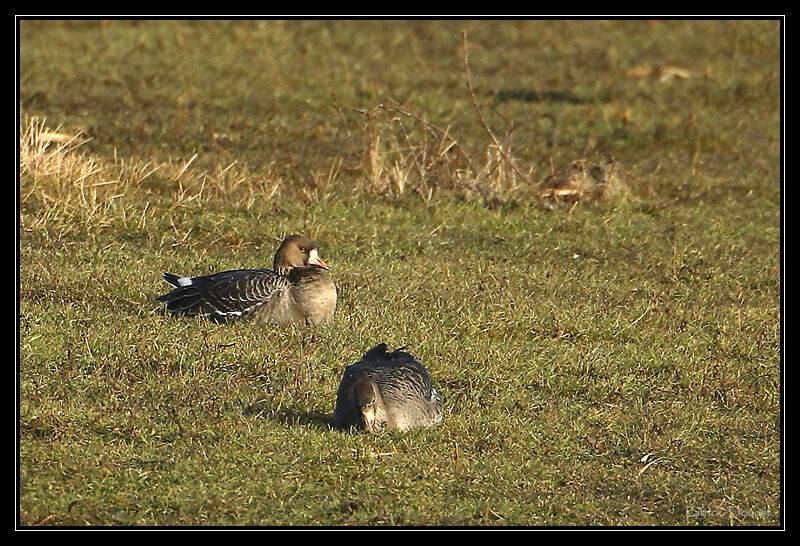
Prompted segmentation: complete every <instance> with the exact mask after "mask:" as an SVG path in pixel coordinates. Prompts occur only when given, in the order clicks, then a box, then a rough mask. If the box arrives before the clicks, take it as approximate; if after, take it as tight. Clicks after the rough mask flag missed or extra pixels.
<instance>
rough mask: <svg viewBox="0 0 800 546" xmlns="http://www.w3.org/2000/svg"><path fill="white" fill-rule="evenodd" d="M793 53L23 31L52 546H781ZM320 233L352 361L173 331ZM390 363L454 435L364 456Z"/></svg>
mask: <svg viewBox="0 0 800 546" xmlns="http://www.w3.org/2000/svg"><path fill="white" fill-rule="evenodd" d="M462 30H467V31H468V32H467V35H466V46H467V49H466V51H467V58H466V59H465V55H464V52H465V50H464V45H465V40H464V35H462ZM779 38H780V26H779V24H778V22H776V21H748V22H739V21H724V22H715V21H701V22H693V21H680V22H668V21H660V22H652V23H650V22H643V21H627V22H626V21H614V22H604V21H579V22H559V21H534V22H523V21H513V22H501V21H494V22H486V21H484V22H471V21H449V22H421V21H417V22H404V21H385V22H348V21H313V22H300V21H294V22H268V21H263V22H243V21H238V22H221V21H217V22H172V21H159V22H99V21H88V22H60V21H22V22H21V23H20V103H19V104H20V112H21V117H20V124H21V130H20V135H21V136H20V183H19V205H20V213H19V224H20V241H19V248H20V271H19V485H20V497H19V522H20V524H21V525H24V526H31V525H79V526H82V525H312V526H313V525H458V526H462V525H465V526H473V525H497V526H505V525H624V526H628V525H669V526H671V525H690V526H694V525H757V526H763V525H770V526H774V525H778V524H780V523H781V518H780V516H781V488H780V485H781V483H780V477H781V474H780V471H781V465H780V439H781V420H780V386H781V383H780V339H781V330H780V267H781V262H780V246H779V242H780V223H779V221H780V190H781V188H780V132H779V130H780V111H779V108H780V95H779V93H780V82H781V79H780V76H781V73H780V63H779V53H780V49H779V46H780V40H779ZM467 75H469V85H468V83H467ZM75 135H79V136H78V137H77V138H76V139H74V140H70V138H71V137H72V136H75ZM606 154H610V155H611V156H613V163H610V164H609V163H608V161H607V159H604V158H607V157H608V156H607V155H606ZM604 161H605V163H604ZM576 162H577V163H576ZM570 164H576V165H579V166H581V167H584V168H585V169H584V170H585V172H589V171H591V170H592V169H594V171H592V172H595V173H597V172H600V176H599V177H597V176H595V177H588V178H587V177H583V178H580V176H578V177H575V176H573V177H570V176H568V175H566V176H565V177H561V178H560V179H559V174H558V173H560V172H562V171H561V169H562V167H566V166H568V165H570ZM581 172H584V171H581ZM559 180H560V182H559ZM581 180H582V181H583V182H586V181H587V180H588V181H589V182H591V183H592V184H593V185H592V191H590V192H586V193H583V191H582V189H584V188H585V185H583V186H582V185H581ZM554 181H555V182H554ZM556 182H559V183H556ZM561 190H563V193H561V194H558V193H557V191H561ZM612 190H613V191H612ZM558 195H561V198H558ZM290 232H302V233H305V234H308V235H311V236H312V237H314V238H316V240H317V241H318V244H319V247H320V251H321V255H322V257H323V258H324V259H325V260H326V261H328V262H329V263H330V264H331V265H332V267H333V270H332V276H333V278H334V280H335V282H336V283H337V286H338V287H339V296H340V299H339V306H338V308H337V313H336V317H335V320H334V322H333V324H332V325H331V326H329V327H324V328H313V329H300V328H279V327H272V326H264V325H260V324H250V323H243V324H228V325H222V324H214V323H210V322H206V321H201V320H194V319H181V318H174V317H168V316H164V315H163V314H162V313H161V312H160V308H159V306H158V305H156V304H155V303H154V302H153V301H152V300H153V298H154V297H155V296H157V295H159V294H161V293H163V291H164V290H166V288H167V287H166V285H165V284H164V283H163V282H162V281H161V280H160V273H161V272H162V271H171V272H175V273H181V274H199V273H208V272H212V271H214V270H222V269H226V268H240V267H265V266H269V265H270V263H271V256H272V253H273V252H274V248H275V247H276V245H277V243H278V242H279V241H280V239H281V238H282V236H283V235H285V234H287V233H290ZM378 342H386V343H388V344H389V345H390V346H391V347H395V346H399V345H408V346H409V350H410V351H411V352H413V353H414V354H416V355H417V356H419V357H420V358H421V360H422V361H423V362H424V363H425V364H426V366H427V367H428V369H429V370H430V372H431V375H432V377H433V379H434V382H435V383H436V385H437V386H438V387H439V389H440V390H441V392H442V393H443V396H444V400H445V407H446V417H445V420H444V422H443V423H442V425H441V426H440V427H437V428H435V429H426V430H417V431H410V432H407V433H392V432H388V433H385V434H381V435H376V436H369V435H366V434H344V433H340V432H336V431H333V430H331V429H330V428H329V419H330V416H331V414H332V411H333V404H334V399H335V392H336V387H337V385H338V381H339V379H340V377H341V373H342V371H343V369H344V367H345V366H346V365H348V364H350V363H352V362H354V361H356V360H357V359H358V358H359V357H360V355H361V354H362V353H363V352H364V351H366V350H367V349H369V348H370V347H372V346H373V345H374V344H376V343H378Z"/></svg>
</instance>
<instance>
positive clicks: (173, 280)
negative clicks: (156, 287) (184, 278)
mask: <svg viewBox="0 0 800 546" xmlns="http://www.w3.org/2000/svg"><path fill="white" fill-rule="evenodd" d="M161 276H162V277H163V278H164V280H165V281H167V282H168V283H169V284H171V285H172V286H176V287H177V286H178V279H179V278H180V277H179V276H178V275H173V274H172V273H162V274H161Z"/></svg>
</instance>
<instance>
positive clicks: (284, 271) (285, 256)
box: [273, 235, 330, 275]
mask: <svg viewBox="0 0 800 546" xmlns="http://www.w3.org/2000/svg"><path fill="white" fill-rule="evenodd" d="M309 266H315V267H320V268H322V269H330V266H329V265H328V264H327V263H325V262H324V261H323V260H322V258H320V257H319V252H318V251H317V245H316V243H314V241H312V240H311V239H309V238H308V237H306V236H304V235H290V236H288V237H287V238H286V239H284V240H283V242H282V243H281V246H279V247H278V250H277V251H276V252H275V259H274V261H273V270H274V271H275V272H276V273H279V274H281V275H288V274H289V272H290V271H291V270H292V269H295V268H298V267H309Z"/></svg>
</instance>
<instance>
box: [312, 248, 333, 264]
mask: <svg viewBox="0 0 800 546" xmlns="http://www.w3.org/2000/svg"><path fill="white" fill-rule="evenodd" d="M308 263H309V264H311V265H316V266H317V267H321V268H322V269H330V268H331V266H329V265H328V264H326V263H325V262H324V261H323V260H322V258H320V257H319V253H317V249H316V248H315V249H314V250H312V251H311V253H310V254H309V255H308Z"/></svg>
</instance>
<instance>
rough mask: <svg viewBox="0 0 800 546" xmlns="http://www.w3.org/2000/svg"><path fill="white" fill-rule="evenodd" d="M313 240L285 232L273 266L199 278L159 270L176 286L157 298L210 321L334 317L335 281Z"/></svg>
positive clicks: (297, 320)
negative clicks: (286, 235)
mask: <svg viewBox="0 0 800 546" xmlns="http://www.w3.org/2000/svg"><path fill="white" fill-rule="evenodd" d="M326 269H330V267H329V266H328V264H326V263H325V262H324V261H322V259H321V258H320V257H319V253H318V252H317V247H316V245H315V244H314V241H312V240H311V239H309V238H308V237H305V236H303V235H290V236H289V237H287V238H286V239H284V241H283V243H281V246H279V247H278V250H277V251H276V252H275V258H274V261H273V269H272V270H269V269H237V270H233V271H223V272H221V273H214V274H213V275H205V276H202V277H180V276H178V275H173V274H171V273H164V274H163V277H164V280H165V281H167V282H168V283H170V284H171V285H172V286H174V287H175V289H174V290H172V292H170V293H168V294H164V295H163V296H159V297H158V298H156V300H157V301H163V302H166V304H167V310H168V311H170V312H171V313H175V314H183V315H200V316H206V317H209V318H212V319H215V320H221V321H226V320H240V319H254V320H260V321H264V322H269V323H273V324H292V323H295V324H318V323H321V322H327V321H329V320H331V318H332V317H333V311H334V309H335V307H336V286H335V285H334V284H333V281H331V279H330V277H328V276H327V275H326V274H325V273H323V271H324V270H326Z"/></svg>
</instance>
